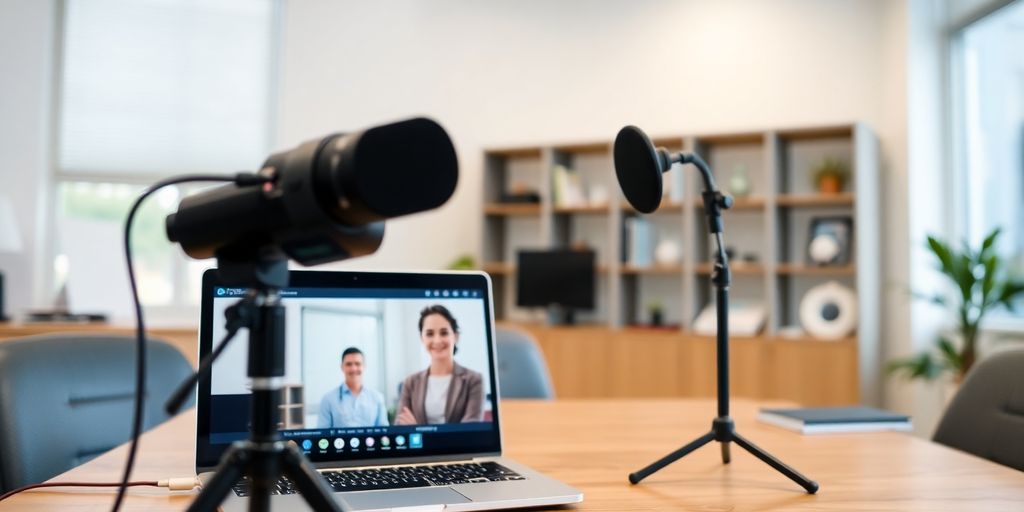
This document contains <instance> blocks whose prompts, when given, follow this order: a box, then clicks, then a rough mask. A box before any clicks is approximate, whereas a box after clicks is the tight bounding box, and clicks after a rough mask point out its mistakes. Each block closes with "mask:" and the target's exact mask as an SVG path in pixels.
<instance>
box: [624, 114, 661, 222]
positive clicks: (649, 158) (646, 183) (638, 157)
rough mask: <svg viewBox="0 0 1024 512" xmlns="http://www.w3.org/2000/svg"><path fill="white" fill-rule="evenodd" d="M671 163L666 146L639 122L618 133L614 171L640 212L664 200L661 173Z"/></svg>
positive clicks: (631, 202)
mask: <svg viewBox="0 0 1024 512" xmlns="http://www.w3.org/2000/svg"><path fill="white" fill-rule="evenodd" d="M671 165H672V160H671V157H670V156H669V153H668V151H666V150H665V149H664V148H655V147H654V144H653V143H652V142H651V139H650V138H649V137H648V136H647V134H646V133H644V132H643V130H641V129H640V128H637V127H636V126H626V127H625V128H623V129H621V130H619V134H618V135H616V136H615V175H616V177H618V179H619V186H620V187H621V188H622V193H623V194H624V195H625V196H626V200H627V201H629V204H631V205H633V208H635V209H636V210H637V211H638V212H641V213H651V212H653V211H654V210H657V209H658V206H659V205H660V204H661V195H662V181H661V174H662V173H663V172H665V171H667V170H668V169H669V167H670V166H671Z"/></svg>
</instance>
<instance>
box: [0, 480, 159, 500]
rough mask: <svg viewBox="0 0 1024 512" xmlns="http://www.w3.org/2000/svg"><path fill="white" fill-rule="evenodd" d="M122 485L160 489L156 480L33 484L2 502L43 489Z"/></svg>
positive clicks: (0, 496)
mask: <svg viewBox="0 0 1024 512" xmlns="http://www.w3.org/2000/svg"><path fill="white" fill-rule="evenodd" d="M121 485H128V487H160V483H159V482H157V481H156V480H150V481H140V482H128V483H127V484H123V483H121V482H44V483H41V484H32V485H26V486H24V487H18V488H17V489H11V490H10V491H7V492H5V493H3V494H0V501H3V500H6V499H7V498H10V497H11V496H14V495H15V494H18V493H22V492H25V491H29V490H32V489H41V488H44V487H118V486H121Z"/></svg>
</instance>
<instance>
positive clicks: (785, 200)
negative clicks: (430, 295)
mask: <svg viewBox="0 0 1024 512" xmlns="http://www.w3.org/2000/svg"><path fill="white" fill-rule="evenodd" d="M652 140H653V141H654V143H655V144H656V145H658V146H663V147H667V148H669V149H670V150H673V151H679V150H687V151H695V152H697V153H699V154H700V155H701V156H702V157H703V158H704V159H705V160H706V161H707V162H708V163H709V164H710V166H711V168H712V169H713V171H714V173H715V181H716V183H717V184H718V186H719V188H721V189H722V190H723V191H724V192H726V193H731V194H732V193H733V191H734V190H735V191H738V192H742V193H736V194H733V195H734V196H735V197H734V199H735V202H734V205H733V208H732V209H730V210H729V211H727V212H725V217H724V221H725V243H726V246H727V247H729V248H730V250H731V251H732V253H733V257H732V259H731V260H730V263H731V270H732V274H733V282H732V285H731V296H732V298H734V299H738V300H739V301H745V302H756V303H760V304H762V305H763V306H764V307H765V309H766V311H767V313H768V314H767V324H766V325H765V326H764V329H763V331H762V333H761V334H760V335H759V336H757V337H755V338H754V339H756V340H758V342H759V343H769V344H771V343H779V344H782V345H784V346H785V347H787V348H786V349H785V351H793V352H794V353H799V352H800V351H801V350H804V349H802V348H801V347H803V346H806V347H814V348H813V350H815V351H825V352H828V351H830V350H831V351H835V354H836V356H835V357H843V358H850V357H853V358H854V359H855V360H854V361H853V364H854V365H856V366H857V367H859V368H860V370H859V372H860V373H859V375H860V378H859V380H860V384H859V385H860V386H861V389H860V394H861V395H862V396H866V397H868V398H867V400H869V401H870V400H871V399H872V398H871V397H874V396H877V389H874V388H873V387H872V386H874V384H873V383H875V382H877V381H878V379H877V378H876V377H877V375H875V374H873V373H872V372H873V371H877V370H876V368H877V366H878V365H877V360H878V359H879V358H880V354H879V342H878V335H879V334H878V333H879V306H878V304H879V302H880V301H879V299H880V293H881V291H880V280H879V277H878V276H879V272H878V271H879V241H878V226H879V219H878V211H879V204H880V203H879V189H878V179H879V176H878V173H879V169H878V161H879V157H878V149H877V142H876V140H875V137H874V135H873V134H872V133H871V132H870V130H869V129H868V128H867V127H865V126H864V125H861V124H849V125H836V126H824V127H808V128H785V129H773V130H764V131H752V132H742V133H731V134H730V133H724V134H722V133H719V134H707V135H700V134H698V135H688V136H687V135H679V136H675V135H666V136H657V137H652ZM612 151H613V142H612V140H611V139H609V140H606V141H590V142H586V141H584V142H572V143H555V144H544V145H537V146H531V147H515V148H496V149H491V150H487V151H486V152H485V162H486V164H485V165H486V167H485V171H484V173H485V174H484V180H483V181H484V187H485V196H484V197H485V198H484V201H485V202H484V205H485V206H484V224H485V226H484V234H483V249H482V251H481V254H482V258H481V260H482V261H485V262H488V263H487V264H486V265H484V270H486V271H487V272H488V273H490V274H491V276H492V279H493V280H494V283H495V292H496V295H497V296H496V300H495V303H496V307H497V309H496V315H497V317H498V318H499V319H503V320H507V321H513V322H532V321H534V320H536V319H537V314H536V312H529V311H523V310H519V309H518V308H516V307H514V304H515V293H516V291H515V269H514V264H515V253H516V250H518V249H537V248H545V247H547V248H565V247H572V246H579V245H585V246H588V247H591V248H593V249H594V250H595V251H596V253H597V263H598V265H597V296H596V304H597V307H596V308H595V310H594V311H592V312H589V313H579V314H577V317H578V318H579V320H580V321H581V322H583V323H588V324H591V325H604V326H606V327H608V328H611V329H613V330H617V329H622V328H625V327H626V326H636V325H643V324H644V323H645V322H646V321H647V319H648V317H649V315H648V313H647V309H648V307H649V306H650V305H651V304H653V303H655V302H657V303H660V304H663V305H664V308H665V312H664V316H665V322H666V323H667V324H671V325H677V326H678V328H677V329H675V330H674V331H670V332H676V333H678V334H680V335H683V336H689V337H693V335H692V334H691V332H692V327H693V322H694V320H695V318H696V317H697V315H698V314H699V313H700V312H701V311H702V310H703V309H705V308H707V307H709V306H710V305H712V304H713V298H714V294H713V290H712V287H711V282H710V275H711V271H712V265H711V258H712V254H711V252H712V248H713V244H712V243H711V241H710V237H709V236H708V235H707V234H706V233H707V231H706V226H705V222H706V220H705V217H704V213H703V206H702V202H703V201H702V198H701V196H700V193H701V192H702V189H703V185H702V182H701V179H700V177H699V175H698V173H697V172H693V171H692V170H682V171H681V170H679V169H674V170H672V171H671V172H670V173H666V177H668V176H669V175H670V174H678V173H680V172H682V173H685V175H684V176H682V178H681V179H679V180H678V181H677V182H674V183H676V184H675V185H672V187H673V188H674V187H677V186H680V185H681V187H680V188H679V189H676V190H674V192H675V194H673V195H672V196H671V197H670V195H668V194H667V195H666V197H665V198H664V199H663V200H662V205H661V207H660V208H659V209H658V211H656V212H655V213H654V214H652V215H649V216H647V217H648V218H649V220H650V222H651V223H652V225H653V226H654V230H655V233H656V237H657V238H658V239H659V240H663V239H669V240H673V241H675V242H676V243H677V244H678V246H679V247H680V249H681V252H682V255H681V259H680V260H679V261H677V262H673V263H668V264H660V265H659V264H655V265H650V266H635V265H632V264H630V263H629V262H628V261H624V259H623V255H624V254H626V253H627V251H625V250H624V248H623V244H624V242H623V240H624V235H623V230H624V226H625V225H626V224H627V223H628V219H630V218H632V217H634V216H638V215H639V214H638V213H637V212H636V211H635V210H633V209H632V207H630V206H629V204H628V203H627V202H626V201H625V199H624V198H623V197H622V195H621V193H620V192H619V187H618V183H617V180H616V178H615V171H614V167H613V159H612ZM826 157H829V158H838V159H840V160H842V161H844V162H846V163H847V164H848V165H849V167H850V170H851V175H850V179H849V180H848V183H847V186H846V188H845V190H844V191H842V192H840V193H837V194H821V193H818V192H817V191H816V190H815V189H814V188H813V185H812V183H811V182H812V180H811V174H812V169H813V167H814V166H815V165H816V164H817V163H819V162H820V161H821V160H823V159H824V158H826ZM556 165H561V166H565V167H566V168H569V169H572V170H573V171H574V172H576V173H578V174H579V176H580V177H581V179H582V181H583V183H584V186H585V188H586V189H587V190H589V191H590V192H591V193H592V195H593V196H594V197H600V198H602V199H601V200H600V203H599V204H584V205H581V206H572V207H561V206H557V205H555V204H553V201H552V183H551V182H552V168H554V167H555V166H556ZM666 179H668V178H666ZM524 186H525V187H526V188H528V189H530V190H533V191H536V192H537V193H538V194H539V195H540V197H541V202H540V204H504V203H501V202H500V199H501V197H502V196H503V194H504V193H506V192H507V191H509V190H512V189H522V188H523V187H524ZM666 187H667V188H668V182H666ZM679 190H682V193H679ZM609 198H610V200H611V201H610V203H609V202H608V199H609ZM837 216H838V217H849V218H850V219H851V220H852V225H853V232H854V233H853V242H852V245H851V247H852V249H851V250H852V252H851V254H850V257H849V263H847V264H843V265H839V266H826V267H818V266H810V265H808V264H807V263H805V262H806V261H807V256H806V247H807V243H808V239H809V237H810V234H809V230H810V225H811V222H812V220H813V219H815V218H818V217H837ZM832 280H834V281H838V282H839V283H841V284H843V285H845V286H848V287H850V288H853V289H854V290H856V291H857V293H858V297H859V304H858V314H859V320H860V322H859V325H860V327H859V329H858V331H857V333H856V336H855V337H854V338H851V339H849V340H841V341H840V342H835V343H831V342H830V343H824V342H817V341H816V340H811V339H809V338H808V339H801V338H796V339H794V338H785V337H781V336H780V335H779V333H780V332H790V331H792V329H791V327H792V326H796V325H799V318H798V311H799V302H800V299H801V298H802V297H803V295H804V294H806V292H807V290H809V289H810V288H812V287H813V286H815V285H818V284H821V283H825V282H827V281H832ZM641 330H643V329H641ZM651 331H652V332H655V333H664V332H665V330H664V329H652V330H651ZM736 341H737V343H739V342H740V340H736ZM780 346H781V345H780ZM838 347H843V348H842V349H840V348H838ZM851 347H852V349H851ZM779 350H783V349H779ZM807 350H812V349H811V348H808V349H807ZM815 353H817V352H815ZM852 386H853V387H854V388H856V387H857V386H858V384H857V383H854V384H852Z"/></svg>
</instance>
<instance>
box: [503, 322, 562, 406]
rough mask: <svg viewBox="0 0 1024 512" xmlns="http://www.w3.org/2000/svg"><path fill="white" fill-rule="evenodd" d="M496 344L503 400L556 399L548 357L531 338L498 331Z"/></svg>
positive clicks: (525, 335) (510, 331)
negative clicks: (546, 360)
mask: <svg viewBox="0 0 1024 512" xmlns="http://www.w3.org/2000/svg"><path fill="white" fill-rule="evenodd" d="M496 341H497V346H498V382H499V387H500V388H501V398H543V399H547V400H550V399H552V398H554V397H555V389H554V386H552V385H551V376H550V375H549V374H548V365H547V363H545V362H544V354H542V353H541V351H540V348H539V347H538V346H537V342H536V341H534V340H533V338H532V337H531V336H530V335H529V334H526V333H524V332H522V331H517V330H513V329H507V328H504V327H498V330H497V340H496Z"/></svg>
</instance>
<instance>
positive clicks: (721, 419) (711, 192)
mask: <svg viewBox="0 0 1024 512" xmlns="http://www.w3.org/2000/svg"><path fill="white" fill-rule="evenodd" d="M659 151H660V150H659ZM669 158H670V162H672V163H674V162H680V163H683V164H687V163H692V164H693V165H695V166H696V167H697V168H698V169H700V172H701V176H702V177H703V179H704V193H703V194H702V196H703V198H704V214H705V215H706V216H707V220H708V230H709V231H710V232H711V234H712V235H714V237H715V243H716V245H717V248H716V249H717V250H716V252H715V266H714V270H712V273H711V282H712V283H714V285H715V312H716V313H717V320H718V334H717V349H718V416H717V417H716V418H715V419H714V420H712V422H711V431H710V432H708V433H707V434H704V435H703V436H700V437H698V438H697V439H695V440H693V441H691V442H690V443H689V444H687V445H685V446H683V447H682V448H679V449H678V450H676V451H674V452H672V453H670V454H668V455H666V456H664V457H662V458H661V459H659V460H657V461H655V462H654V463H652V464H650V465H649V466H647V467H645V468H643V469H641V470H639V471H637V472H635V473H630V474H629V482H630V483H631V484H637V483H640V481H641V480H643V479H644V478H647V477H648V476H650V475H651V474H653V473H655V472H656V471H658V470H660V469H662V468H664V467H665V466H667V465H669V464H671V463H673V462H675V461H677V460H679V459H681V458H683V457H685V456H686V455H687V454H689V453H690V452H692V451H694V450H696V449H697V448H700V447H702V446H704V445H706V444H708V443H710V442H711V441H718V442H719V443H721V444H722V463H723V464H728V463H729V462H730V460H731V459H732V457H731V455H730V453H729V443H732V442H735V443H736V444H738V445H739V446H740V447H741V448H743V449H744V450H746V451H748V452H750V454H751V455H753V456H755V457H757V458H758V459H761V461H763V462H764V463H765V464H768V465H769V466H771V467H772V468H774V469H775V470H776V471H778V472H780V473H782V474H783V475H786V476H787V477H788V478H789V479H790V480H792V481H794V482H796V483H797V484H798V485H800V486H801V487H803V488H804V489H805V490H807V492H808V493H810V494H814V493H816V492H817V491H818V483H817V482H815V481H813V480H810V479H808V478H807V477H805V476H804V475H802V474H800V473H799V472H797V471H796V470H795V469H793V468H791V467H789V466H787V465H786V464H784V463H783V462H782V461H780V460H779V459H776V458H775V457H773V456H772V455H771V454H769V453H768V452H766V451H764V450H762V449H761V448H759V447H758V446H757V445H755V444H754V443H751V442H750V441H748V440H747V439H746V438H744V437H743V436H741V435H740V434H739V432H736V424H735V422H733V419H732V418H731V417H730V416H729V284H730V283H731V281H732V278H731V275H730V272H729V260H728V257H727V256H726V254H725V245H724V243H723V242H722V210H728V209H729V208H730V207H731V206H732V203H733V201H732V198H731V197H729V196H727V195H723V194H722V193H721V192H720V191H719V190H718V189H717V188H716V187H715V180H714V177H713V176H712V174H711V168H710V167H708V164H707V163H706V162H704V160H703V159H702V158H701V157H700V156H698V155H697V154H694V153H677V154H675V155H671V156H670V157H669ZM666 168H667V166H666Z"/></svg>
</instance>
